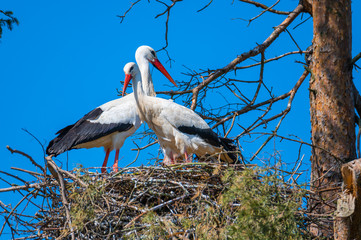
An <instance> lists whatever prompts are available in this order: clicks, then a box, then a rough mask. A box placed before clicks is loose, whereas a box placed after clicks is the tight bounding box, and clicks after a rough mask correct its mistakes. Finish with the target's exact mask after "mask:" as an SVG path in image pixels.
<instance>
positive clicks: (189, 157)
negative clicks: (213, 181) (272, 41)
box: [184, 152, 192, 163]
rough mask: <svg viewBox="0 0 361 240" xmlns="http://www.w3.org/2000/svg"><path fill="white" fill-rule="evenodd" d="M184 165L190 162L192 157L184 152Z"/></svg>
mask: <svg viewBox="0 0 361 240" xmlns="http://www.w3.org/2000/svg"><path fill="white" fill-rule="evenodd" d="M184 156H185V160H186V163H190V162H192V156H189V155H188V154H187V152H184Z"/></svg>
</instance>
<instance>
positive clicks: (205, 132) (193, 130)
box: [177, 126, 239, 163]
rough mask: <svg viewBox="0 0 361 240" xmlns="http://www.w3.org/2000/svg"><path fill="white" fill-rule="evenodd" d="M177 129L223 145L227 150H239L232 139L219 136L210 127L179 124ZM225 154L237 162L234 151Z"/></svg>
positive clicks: (217, 144) (210, 142)
mask: <svg viewBox="0 0 361 240" xmlns="http://www.w3.org/2000/svg"><path fill="white" fill-rule="evenodd" d="M177 129H178V130H179V131H181V132H183V133H187V134H191V135H198V136H199V137H201V138H202V139H204V141H206V142H207V143H209V144H211V145H212V146H215V147H223V149H224V150H225V151H227V152H235V151H238V150H239V149H238V148H237V146H236V145H234V144H233V142H234V141H233V140H232V139H229V138H222V137H219V136H218V135H217V134H216V133H215V132H213V131H212V129H210V128H197V127H195V126H192V127H189V126H180V127H178V128H177ZM227 155H228V156H229V157H230V158H231V159H232V160H233V161H234V163H236V162H238V157H237V154H236V153H227Z"/></svg>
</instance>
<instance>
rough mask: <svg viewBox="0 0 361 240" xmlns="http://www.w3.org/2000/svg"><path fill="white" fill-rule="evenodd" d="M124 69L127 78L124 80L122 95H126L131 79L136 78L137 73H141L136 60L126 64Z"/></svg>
mask: <svg viewBox="0 0 361 240" xmlns="http://www.w3.org/2000/svg"><path fill="white" fill-rule="evenodd" d="M123 70H124V73H125V80H124V86H123V94H122V95H123V96H124V93H125V90H127V87H128V84H129V82H130V80H132V79H133V78H135V76H136V75H137V74H139V68H138V66H137V64H135V63H134V62H129V63H127V64H125V66H124V69H123Z"/></svg>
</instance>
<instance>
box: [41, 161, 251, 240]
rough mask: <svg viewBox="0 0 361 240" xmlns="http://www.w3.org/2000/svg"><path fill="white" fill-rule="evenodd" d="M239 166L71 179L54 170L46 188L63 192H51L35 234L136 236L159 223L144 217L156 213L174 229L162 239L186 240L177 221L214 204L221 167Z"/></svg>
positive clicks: (80, 173) (138, 170) (221, 185)
mask: <svg viewBox="0 0 361 240" xmlns="http://www.w3.org/2000/svg"><path fill="white" fill-rule="evenodd" d="M244 167H245V166H244V165H224V164H209V163H189V164H183V165H175V166H170V167H162V166H152V167H129V168H124V169H121V170H120V171H119V172H118V173H109V174H98V173H94V172H89V171H87V170H86V169H78V170H77V172H75V173H73V174H72V175H69V174H64V173H65V172H64V171H62V170H60V173H61V172H62V173H61V174H62V175H63V176H64V178H63V179H58V180H56V179H54V180H53V181H51V185H50V186H48V187H49V188H50V189H57V188H58V187H60V188H61V185H62V184H59V181H60V182H61V181H63V182H64V186H65V189H66V190H65V191H63V192H62V190H61V189H59V191H53V196H52V207H51V208H49V209H46V210H45V211H43V212H39V214H40V215H42V216H41V217H42V218H43V219H42V220H41V221H40V222H39V223H38V224H39V225H38V226H39V230H40V231H41V233H42V237H46V238H58V237H65V238H72V237H73V238H76V239H79V238H81V239H113V238H114V239H120V238H127V236H129V238H134V237H139V238H142V234H141V233H143V232H144V230H147V229H148V228H149V227H151V225H152V224H154V225H157V224H159V222H158V223H156V222H154V223H151V222H149V221H145V220H144V219H149V215H151V214H156V215H157V217H158V218H162V219H166V220H167V221H168V222H169V223H171V224H172V225H173V226H172V228H173V229H177V232H172V231H171V230H170V232H169V233H168V235H169V236H168V237H172V235H174V236H177V237H180V238H184V237H188V238H189V237H190V236H191V235H192V227H190V228H189V229H183V227H184V226H183V225H182V224H181V223H180V222H181V221H182V219H183V218H191V219H192V220H196V219H195V218H197V217H199V215H198V213H199V211H200V210H201V209H205V208H207V207H209V205H212V204H216V201H217V198H218V196H219V194H220V193H221V192H222V191H224V190H225V188H226V187H227V183H225V182H223V181H222V177H223V174H224V173H226V172H227V169H232V171H241V170H243V169H244ZM57 170H59V169H57ZM58 173H59V171H58ZM56 178H58V177H56ZM64 202H66V204H64ZM67 212H68V213H67ZM67 215H68V216H67ZM177 224H178V227H176V225H177ZM154 225H153V226H154ZM194 227H195V226H193V228H194Z"/></svg>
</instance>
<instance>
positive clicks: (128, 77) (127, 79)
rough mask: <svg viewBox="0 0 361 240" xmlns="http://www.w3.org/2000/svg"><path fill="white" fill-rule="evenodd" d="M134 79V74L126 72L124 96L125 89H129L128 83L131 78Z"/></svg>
mask: <svg viewBox="0 0 361 240" xmlns="http://www.w3.org/2000/svg"><path fill="white" fill-rule="evenodd" d="M131 79H132V75H130V74H125V80H124V86H123V94H122V96H124V93H125V90H127V87H128V84H129V82H130V80H131Z"/></svg>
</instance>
